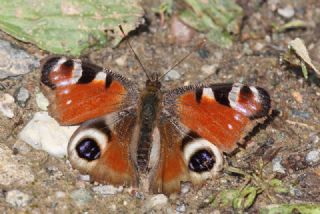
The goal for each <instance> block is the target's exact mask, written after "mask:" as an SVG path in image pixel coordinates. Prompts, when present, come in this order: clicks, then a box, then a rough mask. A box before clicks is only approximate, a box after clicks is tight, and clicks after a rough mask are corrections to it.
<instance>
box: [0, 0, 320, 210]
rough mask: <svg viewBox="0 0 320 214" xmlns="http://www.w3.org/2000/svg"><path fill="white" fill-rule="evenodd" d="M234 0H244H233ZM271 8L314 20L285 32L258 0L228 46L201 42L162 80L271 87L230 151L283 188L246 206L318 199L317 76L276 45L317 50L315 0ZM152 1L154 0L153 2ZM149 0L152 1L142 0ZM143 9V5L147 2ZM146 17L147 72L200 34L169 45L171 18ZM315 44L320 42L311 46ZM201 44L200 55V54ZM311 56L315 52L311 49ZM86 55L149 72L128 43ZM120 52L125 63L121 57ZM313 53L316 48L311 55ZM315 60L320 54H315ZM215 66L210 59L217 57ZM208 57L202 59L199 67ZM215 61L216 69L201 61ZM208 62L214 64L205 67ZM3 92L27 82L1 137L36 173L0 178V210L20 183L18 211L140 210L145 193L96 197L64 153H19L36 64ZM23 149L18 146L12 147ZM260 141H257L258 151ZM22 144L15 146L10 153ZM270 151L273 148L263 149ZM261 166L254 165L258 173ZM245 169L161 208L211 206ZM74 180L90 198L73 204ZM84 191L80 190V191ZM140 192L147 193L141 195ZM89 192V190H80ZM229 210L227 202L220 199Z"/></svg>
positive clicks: (135, 41) (134, 72)
mask: <svg viewBox="0 0 320 214" xmlns="http://www.w3.org/2000/svg"><path fill="white" fill-rule="evenodd" d="M239 2H240V1H239ZM276 2H278V4H277V6H276V7H277V8H279V7H282V6H283V7H284V6H286V5H292V6H293V7H294V8H295V15H294V16H295V18H299V19H303V20H305V21H308V22H310V23H312V25H310V26H309V27H307V28H305V29H293V30H290V31H285V32H283V33H276V32H273V31H272V26H273V25H274V24H277V25H281V24H283V23H285V21H286V20H285V19H284V18H283V17H281V16H280V15H279V14H278V13H277V11H276V10H273V8H272V7H273V5H272V3H270V2H269V3H267V2H266V1H256V2H255V3H250V4H249V5H247V6H246V7H245V9H246V12H247V16H246V18H245V20H244V24H243V27H242V32H241V35H240V36H239V38H238V39H237V40H236V41H235V44H234V45H233V46H232V48H230V49H221V48H219V47H217V46H216V45H212V44H207V45H206V46H205V47H204V48H202V49H200V50H198V51H197V52H195V53H194V54H192V55H191V56H190V57H189V58H188V59H187V60H185V61H184V62H182V63H181V65H179V66H178V67H177V68H176V69H175V70H176V71H177V72H178V73H179V74H180V75H181V77H180V78H179V79H177V80H174V81H170V80H168V81H165V82H164V83H163V85H164V87H165V88H166V89H170V88H173V87H176V86H181V85H185V84H192V83H199V82H210V83H222V82H238V81H241V82H245V83H248V84H250V85H257V86H260V87H263V88H265V89H267V90H268V91H269V93H270V95H271V98H272V104H273V109H274V110H275V112H277V113H276V114H275V115H276V116H275V117H274V118H273V119H272V120H271V121H270V122H269V123H268V124H266V125H265V126H262V127H261V129H260V130H259V132H257V134H256V135H254V136H253V137H252V138H250V140H249V141H248V142H247V146H246V148H241V149H239V151H238V152H237V153H235V154H234V155H231V156H228V157H227V160H228V163H229V165H231V166H233V167H237V168H240V169H242V170H243V171H245V172H247V173H251V174H252V173H255V174H257V176H260V177H261V178H262V179H264V180H267V179H271V178H274V177H275V178H278V179H279V180H281V181H282V182H283V186H285V187H287V188H288V190H289V191H287V192H285V193H278V192H275V191H269V189H265V190H264V191H263V192H262V193H261V194H259V195H258V196H257V198H256V201H255V203H254V205H253V206H252V207H251V208H250V209H249V210H248V211H249V212H255V211H256V210H258V209H259V208H260V207H263V206H265V205H268V204H273V203H277V204H280V203H294V202H299V203H300V202H306V203H310V202H314V203H316V202H318V203H319V202H320V191H319V190H318V189H319V182H320V168H319V163H320V161H319V160H318V161H315V162H312V161H309V159H308V158H307V157H309V156H308V155H310V152H312V151H319V150H320V140H319V138H320V125H319V124H320V123H319V121H320V118H319V117H320V107H319V106H320V105H319V103H320V102H319V100H320V89H319V86H318V85H317V82H319V80H318V77H317V76H315V75H311V76H310V77H309V79H308V80H306V79H304V78H303V77H302V74H300V73H299V71H295V72H294V71H293V70H292V69H290V68H287V67H285V66H283V65H281V64H280V63H279V60H280V56H281V54H282V53H283V52H284V51H285V50H286V49H287V44H288V41H290V40H292V39H294V38H295V37H300V38H302V39H303V40H304V41H305V43H306V44H307V47H312V48H313V50H314V49H318V50H319V48H320V47H319V43H318V41H317V40H318V38H320V32H319V24H320V23H319V20H320V19H319V17H320V5H319V2H318V1H311V0H310V1H302V0H301V1H300V0H299V1H294V2H291V1H286V0H283V1H276ZM154 4H156V3H154ZM148 5H150V3H148ZM146 9H147V8H146ZM148 18H149V19H150V22H151V25H150V26H149V29H150V31H149V32H142V33H140V34H139V35H137V36H133V37H131V41H132V45H133V47H134V48H135V50H136V52H137V54H138V55H139V56H140V57H141V59H142V61H143V63H144V65H145V67H147V68H148V70H150V71H158V72H164V71H165V70H167V69H168V68H169V67H170V65H172V64H173V63H174V62H175V59H179V58H180V57H181V56H184V55H185V54H187V53H188V52H189V51H190V50H191V49H192V47H193V46H194V45H195V44H196V43H197V42H198V41H199V40H200V38H201V36H199V35H196V36H195V38H194V39H193V40H192V42H190V43H189V44H188V45H184V46H175V45H172V44H168V42H167V38H168V36H169V34H170V31H169V27H168V24H169V23H165V25H164V26H160V23H159V20H158V18H157V17H156V16H154V15H153V14H148ZM0 38H1V39H4V40H7V41H10V42H12V43H14V44H15V45H16V46H18V47H20V48H23V49H25V50H26V51H27V52H28V53H30V54H34V55H36V56H40V57H41V58H42V57H44V56H45V55H46V54H45V53H43V51H41V50H39V49H37V48H36V47H34V46H32V45H30V44H24V43H21V42H19V41H15V40H14V39H13V38H11V37H9V36H8V35H6V34H4V33H1V34H0ZM313 52H314V53H319V51H313ZM204 53H205V54H204ZM311 57H313V56H311ZM84 58H86V59H89V60H90V61H92V62H94V63H96V64H98V65H100V66H103V67H107V68H111V69H112V70H114V71H116V72H118V73H120V74H123V75H125V76H127V77H128V78H130V79H132V80H133V79H134V80H139V82H140V83H141V86H143V84H144V80H145V75H144V73H143V72H141V69H140V67H139V65H138V64H137V62H136V61H135V59H134V57H133V56H132V54H131V52H130V50H129V48H128V47H127V46H126V44H124V43H123V44H121V45H120V46H119V47H117V48H115V49H112V48H110V47H106V48H104V49H102V50H99V51H95V52H91V53H90V54H88V55H86V56H84ZM121 58H124V60H125V63H119V61H117V60H120V62H121ZM314 59H315V60H317V59H319V56H316V57H315V58H314ZM315 63H320V62H317V61H316V62H315ZM213 65H214V66H213ZM204 66H207V67H204ZM210 66H212V67H211V69H213V72H210V71H209V74H208V73H207V72H208V69H206V68H210ZM209 70H210V69H209ZM0 83H1V86H2V88H1V91H3V92H5V93H9V94H11V95H14V93H15V91H16V90H17V89H18V88H20V87H22V86H23V87H25V88H26V89H28V91H29V93H30V95H31V97H30V99H29V100H28V102H27V103H26V106H25V107H21V106H18V105H16V106H15V109H14V110H15V117H14V118H13V119H8V118H6V117H4V116H2V115H0V118H1V120H0V132H1V135H0V142H1V143H2V144H3V145H5V146H7V147H9V148H10V149H11V150H12V152H13V154H14V155H17V157H19V156H23V157H24V158H27V159H28V163H27V164H28V165H29V166H30V167H31V169H32V170H33V172H34V175H35V180H34V181H33V182H32V183H30V184H27V185H21V186H17V185H11V186H6V187H1V189H2V194H1V193H0V207H2V208H0V210H1V209H3V210H6V211H7V212H15V208H14V207H13V206H11V205H9V204H8V203H7V202H6V201H5V195H6V192H7V191H9V190H11V189H19V190H20V191H22V192H24V193H27V194H28V195H30V196H31V197H32V200H31V202H30V204H29V205H28V206H26V207H24V208H21V209H22V210H24V211H32V212H37V211H38V212H54V211H55V210H56V211H59V212H60V211H61V212H76V213H78V212H89V213H90V212H97V213H100V212H101V213H103V212H104V213H105V212H114V211H115V210H116V211H117V212H119V213H122V212H123V213H127V212H132V213H139V211H140V209H141V208H143V207H144V203H145V200H144V199H141V198H139V197H133V196H131V195H130V194H129V193H128V192H127V190H124V191H123V192H122V193H117V194H116V195H113V196H102V195H100V194H97V193H95V192H93V191H92V187H93V184H90V183H88V182H85V181H82V180H81V179H79V174H78V173H77V172H76V171H73V170H71V169H70V166H69V165H68V164H67V163H66V160H63V159H57V158H54V157H51V156H49V155H48V154H47V153H45V152H42V151H36V150H34V149H31V148H25V147H27V146H25V147H23V148H25V150H22V152H21V145H22V144H21V143H20V144H18V143H17V135H18V133H19V132H20V131H21V129H22V128H23V127H24V126H25V125H26V123H27V122H28V121H29V120H30V119H31V118H32V115H33V114H34V113H35V112H38V111H40V109H39V107H37V105H36V101H35V94H36V93H37V92H38V91H39V83H40V72H39V70H35V71H33V72H31V73H29V74H27V75H24V76H18V77H14V78H8V79H6V80H1V82H0ZM17 145H18V147H19V148H20V150H19V149H18V150H15V146H17ZM261 149H263V150H262V151H261ZM274 150H277V152H276V154H275V156H276V157H278V158H280V161H279V162H280V164H281V166H282V167H283V170H284V171H283V173H281V172H275V171H274V168H273V167H274V162H273V161H272V159H273V158H272V157H273V156H272V155H273V153H272V152H271V151H274ZM16 151H18V152H16ZM268 152H269V153H268ZM268 154H270V155H271V156H272V157H271V160H269V161H266V164H265V166H264V167H263V169H262V171H261V169H260V168H259V167H260V166H259V160H262V159H263V158H265V160H267V159H268V157H266V155H268ZM259 170H260V172H259ZM246 182H248V181H246V180H245V177H243V176H238V175H234V174H229V173H226V172H225V173H222V174H221V176H220V177H219V178H217V179H215V180H212V181H209V182H207V183H206V184H205V186H204V187H203V188H200V189H196V188H193V189H191V191H190V192H188V193H186V194H182V195H177V196H171V197H170V198H169V203H168V204H167V205H166V206H165V207H164V208H162V211H163V212H174V210H175V209H177V208H178V207H180V206H181V204H183V205H184V206H185V207H186V212H188V213H195V212H201V213H206V212H212V209H213V207H212V204H211V202H212V198H214V197H215V196H217V195H218V194H219V192H221V191H223V190H226V189H236V188H239V187H241V186H243V185H245V184H246ZM77 189H85V190H86V193H85V194H87V195H86V196H87V200H85V199H84V200H85V202H84V203H79V200H77V199H74V197H73V194H76V193H74V191H75V190H77ZM85 194H84V195H85ZM144 197H145V198H148V197H150V196H149V195H147V194H146V195H145V196H144ZM84 198H85V197H84ZM221 210H222V211H231V210H232V209H231V207H228V208H221Z"/></svg>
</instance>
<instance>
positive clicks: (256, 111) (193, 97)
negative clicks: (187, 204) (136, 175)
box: [151, 84, 271, 193]
mask: <svg viewBox="0 0 320 214" xmlns="http://www.w3.org/2000/svg"><path fill="white" fill-rule="evenodd" d="M270 103H271V102H270V97H269V95H268V93H267V92H266V91H265V90H264V89H262V88H259V87H253V86H250V87H249V86H246V85H242V84H220V85H208V86H188V87H182V88H177V89H175V90H172V91H169V92H168V93H166V94H165V95H164V101H163V106H164V107H163V110H162V112H161V115H160V122H159V125H158V126H159V130H160V136H161V145H162V152H161V157H160V160H161V164H159V166H158V168H157V170H156V173H155V179H154V183H153V184H152V185H151V186H152V187H153V188H152V190H153V191H154V192H158V191H159V190H160V191H161V189H162V190H163V191H164V192H166V193H171V192H175V191H177V190H179V189H180V182H181V181H192V182H193V183H196V184H197V183H201V182H203V181H204V180H205V179H207V178H210V177H212V176H214V175H215V174H216V172H217V171H219V170H220V169H221V167H222V162H223V159H222V155H221V153H222V152H227V153H228V152H232V151H233V150H234V149H235V148H236V147H237V142H240V141H241V140H242V138H243V137H244V136H246V134H247V133H248V131H250V130H251V129H252V128H253V126H254V125H255V124H256V123H257V121H259V120H262V119H263V118H265V117H266V116H267V115H268V113H269V112H270V109H271V104H270Z"/></svg>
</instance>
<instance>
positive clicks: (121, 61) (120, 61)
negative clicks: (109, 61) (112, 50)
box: [115, 55, 127, 67]
mask: <svg viewBox="0 0 320 214" xmlns="http://www.w3.org/2000/svg"><path fill="white" fill-rule="evenodd" d="M115 62H116V64H117V65H119V66H121V67H123V66H125V65H126V64H127V63H126V62H127V55H122V56H121V57H119V58H117V59H116V60H115Z"/></svg>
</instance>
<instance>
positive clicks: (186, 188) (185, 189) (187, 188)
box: [180, 182, 191, 194]
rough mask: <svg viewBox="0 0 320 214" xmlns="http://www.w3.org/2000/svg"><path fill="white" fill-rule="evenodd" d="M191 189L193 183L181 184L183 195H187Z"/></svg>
mask: <svg viewBox="0 0 320 214" xmlns="http://www.w3.org/2000/svg"><path fill="white" fill-rule="evenodd" d="M190 189H191V183H190V182H184V183H182V184H181V190H180V192H181V194H186V193H188V192H189V191H190Z"/></svg>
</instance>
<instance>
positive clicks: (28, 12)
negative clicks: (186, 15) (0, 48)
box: [0, 0, 143, 56]
mask: <svg viewBox="0 0 320 214" xmlns="http://www.w3.org/2000/svg"><path fill="white" fill-rule="evenodd" d="M0 5H1V7H0V28H1V29H2V30H3V31H5V32H7V33H9V34H10V35H12V36H14V37H15V38H17V39H19V40H22V41H24V42H31V43H34V44H36V45H37V46H39V47H40V48H42V49H44V50H46V51H49V52H52V53H56V54H68V55H74V56H79V55H80V54H81V53H83V52H84V51H85V50H87V49H88V48H91V47H102V46H104V45H105V44H106V43H107V42H109V41H112V42H113V45H115V44H117V43H118V42H119V41H120V40H121V39H122V35H121V33H120V31H119V30H118V25H119V24H121V25H122V27H123V28H124V30H125V31H126V32H129V31H130V30H132V29H134V28H135V26H136V24H137V23H138V21H139V19H140V18H141V17H142V15H143V10H142V8H141V7H140V5H139V4H138V1H137V0H122V1H118V0H108V1H102V0H91V1H85V0H52V1H42V0H29V1H23V0H15V1H11V0H0Z"/></svg>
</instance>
